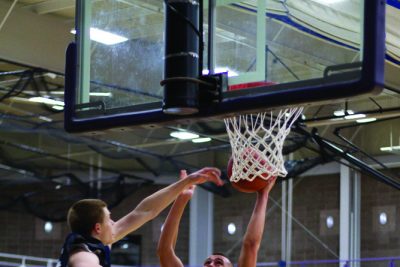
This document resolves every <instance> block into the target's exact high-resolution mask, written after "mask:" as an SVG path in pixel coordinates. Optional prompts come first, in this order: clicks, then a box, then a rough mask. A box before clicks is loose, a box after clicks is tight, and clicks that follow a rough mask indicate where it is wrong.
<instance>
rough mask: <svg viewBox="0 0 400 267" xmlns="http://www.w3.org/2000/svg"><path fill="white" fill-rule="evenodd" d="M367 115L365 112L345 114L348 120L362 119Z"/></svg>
mask: <svg viewBox="0 0 400 267" xmlns="http://www.w3.org/2000/svg"><path fill="white" fill-rule="evenodd" d="M365 117H366V115H365V114H353V115H347V116H344V118H345V119H346V120H354V119H361V118H365Z"/></svg>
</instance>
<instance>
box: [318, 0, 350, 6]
mask: <svg viewBox="0 0 400 267" xmlns="http://www.w3.org/2000/svg"><path fill="white" fill-rule="evenodd" d="M343 1H344V0H314V2H318V3H321V4H324V5H331V4H336V3H340V2H343Z"/></svg>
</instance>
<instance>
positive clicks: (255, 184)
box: [227, 150, 268, 193]
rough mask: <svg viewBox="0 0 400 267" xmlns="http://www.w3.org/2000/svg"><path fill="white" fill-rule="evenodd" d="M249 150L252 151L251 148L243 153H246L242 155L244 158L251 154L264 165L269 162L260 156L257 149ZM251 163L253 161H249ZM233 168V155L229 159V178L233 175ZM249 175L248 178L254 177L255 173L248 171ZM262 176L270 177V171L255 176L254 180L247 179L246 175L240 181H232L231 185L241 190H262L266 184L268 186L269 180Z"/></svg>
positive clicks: (245, 191)
mask: <svg viewBox="0 0 400 267" xmlns="http://www.w3.org/2000/svg"><path fill="white" fill-rule="evenodd" d="M248 151H250V150H245V152H244V153H243V154H244V155H242V157H243V159H246V157H247V155H251V157H253V159H255V160H259V162H260V164H261V165H262V166H264V165H266V164H267V163H266V162H265V160H263V159H261V157H260V156H259V153H258V152H257V151H255V150H251V151H250V152H248ZM249 164H251V163H249ZM232 168H233V157H231V158H230V159H229V161H228V167H227V174H228V178H229V179H230V178H231V176H232ZM267 168H268V167H267ZM247 175H248V178H251V179H252V178H253V177H252V176H253V175H254V174H252V173H248V174H247ZM262 177H265V178H266V177H268V173H262V174H261V175H259V176H257V177H255V178H254V180H253V181H249V180H247V179H246V177H240V180H239V181H237V182H233V181H232V182H231V185H232V186H233V188H235V189H236V190H238V191H240V192H244V193H254V192H257V191H260V190H261V189H263V188H264V187H265V186H267V184H268V181H267V180H265V179H264V178H262Z"/></svg>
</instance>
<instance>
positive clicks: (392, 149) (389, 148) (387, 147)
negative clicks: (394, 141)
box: [380, 146, 400, 152]
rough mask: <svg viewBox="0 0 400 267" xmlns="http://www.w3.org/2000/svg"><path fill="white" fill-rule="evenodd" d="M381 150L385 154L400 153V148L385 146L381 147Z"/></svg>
mask: <svg viewBox="0 0 400 267" xmlns="http://www.w3.org/2000/svg"><path fill="white" fill-rule="evenodd" d="M380 150H381V151H385V152H391V151H400V146H385V147H381V148H380Z"/></svg>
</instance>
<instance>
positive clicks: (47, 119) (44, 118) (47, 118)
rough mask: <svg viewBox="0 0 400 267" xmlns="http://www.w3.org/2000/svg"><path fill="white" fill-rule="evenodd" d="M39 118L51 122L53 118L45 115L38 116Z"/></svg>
mask: <svg viewBox="0 0 400 267" xmlns="http://www.w3.org/2000/svg"><path fill="white" fill-rule="evenodd" d="M39 119H41V120H42V121H47V122H52V121H53V120H52V119H51V118H49V117H46V116H39Z"/></svg>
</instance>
